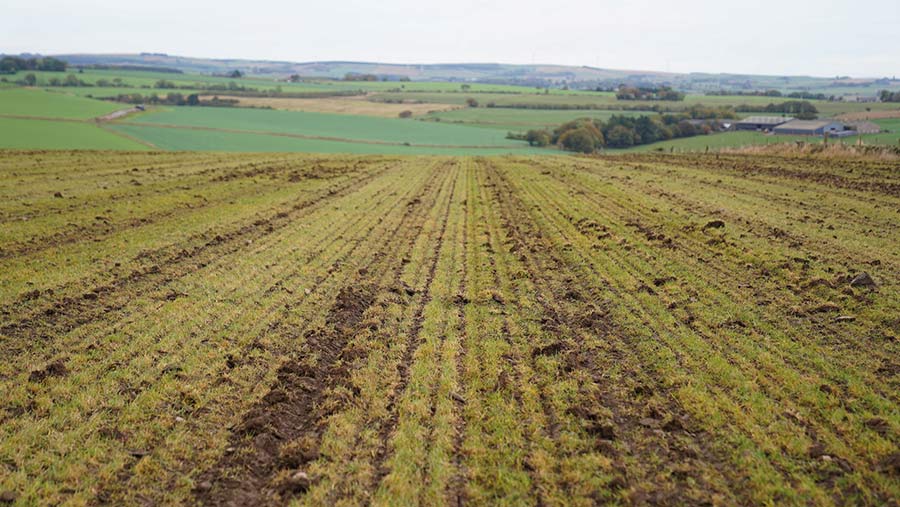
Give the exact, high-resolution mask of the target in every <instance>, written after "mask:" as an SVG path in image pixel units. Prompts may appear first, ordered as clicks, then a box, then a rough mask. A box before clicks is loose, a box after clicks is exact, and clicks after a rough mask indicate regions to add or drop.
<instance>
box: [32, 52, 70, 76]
mask: <svg viewBox="0 0 900 507" xmlns="http://www.w3.org/2000/svg"><path fill="white" fill-rule="evenodd" d="M66 65H67V64H66V62H64V61H62V60H57V59H56V58H52V57H49V56H48V57H46V58H41V59H40V60H39V61H38V62H37V70H43V71H49V72H65V70H66Z"/></svg>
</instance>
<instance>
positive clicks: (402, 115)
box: [397, 111, 413, 118]
mask: <svg viewBox="0 0 900 507" xmlns="http://www.w3.org/2000/svg"><path fill="white" fill-rule="evenodd" d="M412 115H413V112H412V111H400V114H399V115H397V116H399V117H400V118H411V117H412Z"/></svg>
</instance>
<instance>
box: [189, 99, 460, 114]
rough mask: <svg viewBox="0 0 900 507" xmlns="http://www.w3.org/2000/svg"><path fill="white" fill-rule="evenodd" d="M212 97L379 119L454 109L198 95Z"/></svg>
mask: <svg viewBox="0 0 900 507" xmlns="http://www.w3.org/2000/svg"><path fill="white" fill-rule="evenodd" d="M213 97H219V98H220V99H233V100H238V101H239V103H238V105H239V106H240V107H260V108H271V109H280V110H283V111H303V112H307V113H334V114H351V115H353V114H355V115H362V116H378V117H381V118H397V117H398V116H399V115H400V113H402V112H404V111H410V112H411V113H412V114H413V115H414V116H421V115H424V114H426V113H429V112H432V111H446V110H448V109H455V108H456V106H451V105H449V104H422V103H416V104H388V103H386V102H372V101H370V100H367V97H366V96H365V95H355V96H351V97H328V98H308V99H287V98H271V97H236V96H229V95H204V96H201V97H200V98H201V99H202V100H209V99H212V98H213Z"/></svg>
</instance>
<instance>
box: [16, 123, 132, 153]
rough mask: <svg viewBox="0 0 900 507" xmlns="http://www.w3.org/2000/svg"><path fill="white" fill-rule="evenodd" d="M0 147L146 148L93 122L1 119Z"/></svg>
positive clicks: (71, 148) (55, 148) (59, 148)
mask: <svg viewBox="0 0 900 507" xmlns="http://www.w3.org/2000/svg"><path fill="white" fill-rule="evenodd" d="M0 148H17V149H43V150H146V149H147V147H146V146H144V145H142V144H140V143H138V142H135V141H132V140H130V139H127V138H125V137H122V136H119V135H116V134H114V133H112V132H108V131H106V130H103V129H101V128H100V127H98V126H96V125H94V124H92V123H81V122H67V121H51V120H31V119H28V120H25V119H18V118H0Z"/></svg>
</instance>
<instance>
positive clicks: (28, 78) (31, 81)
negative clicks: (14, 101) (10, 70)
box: [25, 73, 37, 86]
mask: <svg viewBox="0 0 900 507" xmlns="http://www.w3.org/2000/svg"><path fill="white" fill-rule="evenodd" d="M36 84H37V76H35V75H34V74H31V73H29V74H25V86H34V85H36Z"/></svg>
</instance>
